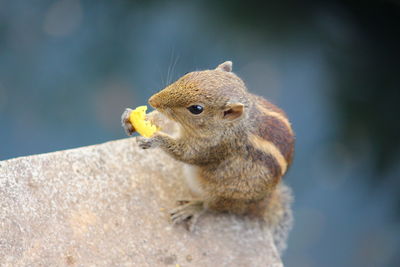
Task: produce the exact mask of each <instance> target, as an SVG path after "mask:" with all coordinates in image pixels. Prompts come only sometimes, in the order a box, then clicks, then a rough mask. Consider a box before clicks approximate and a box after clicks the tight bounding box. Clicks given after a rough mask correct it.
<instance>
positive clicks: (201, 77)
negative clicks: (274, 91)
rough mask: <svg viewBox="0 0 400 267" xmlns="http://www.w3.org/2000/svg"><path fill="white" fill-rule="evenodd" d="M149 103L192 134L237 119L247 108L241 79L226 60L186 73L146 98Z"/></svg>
mask: <svg viewBox="0 0 400 267" xmlns="http://www.w3.org/2000/svg"><path fill="white" fill-rule="evenodd" d="M149 104H150V105H151V106H152V107H154V108H155V109H157V110H158V111H160V112H161V113H163V114H165V115H166V116H168V117H170V118H171V119H173V120H175V121H177V122H178V123H180V124H181V125H182V127H183V128H184V129H185V130H186V131H189V132H192V133H193V134H198V135H201V134H210V131H213V130H216V131H220V130H221V128H224V127H226V126H227V125H229V127H232V126H234V125H235V124H236V123H238V122H240V121H241V120H242V119H243V118H244V117H245V113H246V111H247V110H246V109H247V107H248V104H249V103H248V97H247V90H246V86H245V84H244V82H243V81H242V80H241V79H240V78H239V77H238V76H236V75H235V74H234V73H232V62H231V61H226V62H224V63H222V64H220V65H219V66H218V67H217V68H215V69H213V70H203V71H194V72H190V73H188V74H186V75H184V76H183V77H181V78H180V79H178V80H177V81H176V82H174V83H172V84H171V85H169V86H167V87H166V88H165V89H163V90H162V91H160V92H158V93H157V94H155V95H153V96H152V97H151V98H150V99H149Z"/></svg>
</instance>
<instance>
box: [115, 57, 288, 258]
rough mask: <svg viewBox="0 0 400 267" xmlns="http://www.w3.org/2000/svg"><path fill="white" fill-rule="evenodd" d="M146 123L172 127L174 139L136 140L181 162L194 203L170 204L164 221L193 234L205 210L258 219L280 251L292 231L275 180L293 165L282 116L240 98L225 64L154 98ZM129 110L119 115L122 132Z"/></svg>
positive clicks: (284, 194) (240, 88) (238, 83)
mask: <svg viewBox="0 0 400 267" xmlns="http://www.w3.org/2000/svg"><path fill="white" fill-rule="evenodd" d="M149 104H150V105H151V106H152V107H153V108H155V109H156V110H155V111H153V112H152V113H150V114H149V115H150V116H149V119H150V120H151V121H156V122H157V120H158V122H159V121H160V116H165V117H167V118H168V119H171V120H172V121H175V122H176V123H177V125H178V126H179V134H178V136H171V135H169V134H167V133H165V132H163V131H159V132H156V133H155V134H154V135H153V136H152V137H150V138H144V137H137V142H138V144H139V146H140V147H141V148H143V149H148V148H153V147H160V148H161V149H162V150H164V151H165V152H166V153H167V154H169V155H171V156H172V157H173V158H175V159H177V160H178V161H181V162H184V163H186V166H187V167H186V172H187V177H186V178H187V182H188V186H189V187H190V189H191V190H192V192H194V193H195V194H196V195H197V196H198V198H197V199H192V200H183V201H178V204H179V206H178V207H177V208H175V209H173V210H172V211H171V212H170V216H171V219H172V222H173V223H174V224H176V223H186V224H187V226H188V229H189V230H190V231H192V230H193V228H194V225H195V224H196V222H197V219H198V218H199V216H201V215H202V214H203V213H204V212H205V211H207V210H210V211H216V212H228V213H233V214H238V215H249V216H252V217H256V218H260V219H262V221H263V222H265V223H266V224H267V227H268V229H270V231H271V234H272V237H273V240H274V243H275V245H276V247H277V249H278V251H279V252H280V253H281V252H282V251H283V250H284V249H285V248H286V239H287V236H288V233H289V231H290V229H291V227H292V220H293V219H292V212H291V207H290V206H291V202H292V194H291V190H290V189H289V187H287V186H286V185H284V184H283V183H282V182H281V179H282V177H283V176H284V174H285V173H286V171H287V169H288V167H289V165H290V164H291V163H292V160H293V153H294V141H295V138H294V133H293V130H292V127H291V124H290V122H289V120H288V118H287V116H286V114H285V113H284V112H283V111H282V110H281V109H280V108H278V107H276V106H275V105H273V104H272V103H270V102H269V101H267V100H266V99H264V98H262V97H260V96H256V95H254V94H251V93H249V92H248V90H247V88H246V85H245V83H244V82H243V81H242V80H241V79H240V78H239V77H238V76H237V75H236V74H234V73H233V72H232V62H231V61H226V62H224V63H222V64H220V65H219V66H217V67H216V68H215V69H212V70H203V71H194V72H190V73H188V74H186V75H184V76H183V77H181V78H179V79H178V80H177V81H176V82H174V83H172V84H170V85H169V86H167V87H166V88H165V89H163V90H161V91H160V92H158V93H156V94H154V95H153V96H152V97H151V98H150V99H149ZM129 111H130V110H129V109H127V110H126V111H125V112H124V114H123V115H122V118H121V120H122V125H123V127H124V128H125V130H126V131H127V132H128V134H132V132H133V131H134V129H133V128H132V126H131V125H130V124H129V120H128V118H129Z"/></svg>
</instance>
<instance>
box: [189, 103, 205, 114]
mask: <svg viewBox="0 0 400 267" xmlns="http://www.w3.org/2000/svg"><path fill="white" fill-rule="evenodd" d="M187 109H188V110H189V111H190V112H191V113H193V114H196V115H197V114H200V113H202V112H203V107H202V106H200V105H193V106H190V107H188V108H187Z"/></svg>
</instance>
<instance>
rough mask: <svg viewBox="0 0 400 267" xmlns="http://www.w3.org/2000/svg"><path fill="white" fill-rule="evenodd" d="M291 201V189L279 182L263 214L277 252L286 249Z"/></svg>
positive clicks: (291, 220)
mask: <svg viewBox="0 0 400 267" xmlns="http://www.w3.org/2000/svg"><path fill="white" fill-rule="evenodd" d="M292 201H293V195H292V190H291V189H290V188H289V187H288V186H286V185H285V184H283V183H280V184H279V185H278V186H277V188H276V190H275V192H274V194H273V195H272V197H271V199H270V201H269V203H268V206H267V210H266V213H265V216H264V218H265V220H266V222H267V223H268V228H269V229H270V231H271V234H272V237H273V239H274V243H275V246H276V248H277V249H278V252H279V254H282V252H283V251H284V250H285V249H286V242H287V238H288V236H289V232H290V230H291V229H292V226H293V214H292V209H291V204H292Z"/></svg>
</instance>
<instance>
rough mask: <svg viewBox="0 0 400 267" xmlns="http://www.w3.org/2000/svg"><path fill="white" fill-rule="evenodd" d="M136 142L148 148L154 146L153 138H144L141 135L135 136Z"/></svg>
mask: <svg viewBox="0 0 400 267" xmlns="http://www.w3.org/2000/svg"><path fill="white" fill-rule="evenodd" d="M136 142H137V143H138V145H139V147H140V148H143V149H148V148H151V147H154V145H155V140H154V139H153V138H146V137H142V136H138V137H136Z"/></svg>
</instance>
